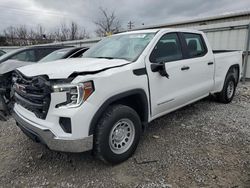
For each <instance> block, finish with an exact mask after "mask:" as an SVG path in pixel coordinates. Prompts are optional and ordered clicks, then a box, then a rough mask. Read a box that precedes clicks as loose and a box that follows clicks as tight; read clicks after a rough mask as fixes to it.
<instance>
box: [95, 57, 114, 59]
mask: <svg viewBox="0 0 250 188" xmlns="http://www.w3.org/2000/svg"><path fill="white" fill-rule="evenodd" d="M96 58H100V59H114V58H113V57H96Z"/></svg>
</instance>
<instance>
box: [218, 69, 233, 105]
mask: <svg viewBox="0 0 250 188" xmlns="http://www.w3.org/2000/svg"><path fill="white" fill-rule="evenodd" d="M235 90H236V81H235V77H234V75H233V74H230V73H229V74H228V75H227V77H226V80H225V83H224V86H223V89H222V91H221V92H220V93H218V94H217V98H218V100H219V101H220V102H222V103H230V102H231V101H232V100H233V98H234V95H235Z"/></svg>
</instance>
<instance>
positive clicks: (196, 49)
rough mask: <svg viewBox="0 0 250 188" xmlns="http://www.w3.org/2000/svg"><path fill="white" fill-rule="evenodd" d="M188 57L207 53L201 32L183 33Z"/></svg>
mask: <svg viewBox="0 0 250 188" xmlns="http://www.w3.org/2000/svg"><path fill="white" fill-rule="evenodd" d="M183 37H184V41H185V43H186V46H187V53H188V56H189V58H195V57H202V56H204V55H205V54H206V53H207V47H206V44H205V42H204V39H203V37H202V35H201V34H196V33H183Z"/></svg>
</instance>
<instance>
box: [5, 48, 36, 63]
mask: <svg viewBox="0 0 250 188" xmlns="http://www.w3.org/2000/svg"><path fill="white" fill-rule="evenodd" d="M10 59H15V60H19V61H28V62H35V61H36V58H35V51H34V50H25V51H22V52H20V53H18V54H16V55H14V56H12V57H11V58H10Z"/></svg>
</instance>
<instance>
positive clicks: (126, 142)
mask: <svg viewBox="0 0 250 188" xmlns="http://www.w3.org/2000/svg"><path fill="white" fill-rule="evenodd" d="M134 139H135V127H134V123H133V122H132V121H131V120H129V119H121V120H119V121H118V122H117V123H116V124H115V125H114V126H113V128H112V130H111V132H110V135H109V146H110V149H111V150H112V152H114V153H115V154H122V153H124V152H126V151H127V150H128V149H129V148H130V147H131V145H132V143H133V141H134Z"/></svg>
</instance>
